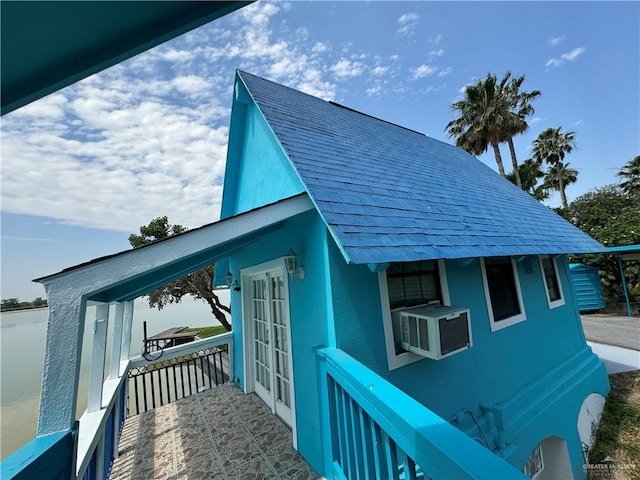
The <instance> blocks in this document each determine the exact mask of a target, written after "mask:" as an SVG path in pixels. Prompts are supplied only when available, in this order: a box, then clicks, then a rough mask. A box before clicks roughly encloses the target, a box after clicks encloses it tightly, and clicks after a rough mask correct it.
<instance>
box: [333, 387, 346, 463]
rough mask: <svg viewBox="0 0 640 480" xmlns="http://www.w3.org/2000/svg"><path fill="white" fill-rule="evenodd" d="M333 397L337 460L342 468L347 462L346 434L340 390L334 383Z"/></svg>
mask: <svg viewBox="0 0 640 480" xmlns="http://www.w3.org/2000/svg"><path fill="white" fill-rule="evenodd" d="M333 395H334V399H335V405H336V411H335V419H336V423H337V425H338V432H337V433H338V448H337V452H336V453H337V457H338V458H337V460H338V463H339V464H340V466H341V467H343V470H344V465H345V462H346V460H347V450H346V448H347V445H346V443H347V441H346V433H345V424H344V415H343V409H342V401H341V398H342V388H341V387H340V386H339V385H338V384H337V383H335V382H334V388H333Z"/></svg>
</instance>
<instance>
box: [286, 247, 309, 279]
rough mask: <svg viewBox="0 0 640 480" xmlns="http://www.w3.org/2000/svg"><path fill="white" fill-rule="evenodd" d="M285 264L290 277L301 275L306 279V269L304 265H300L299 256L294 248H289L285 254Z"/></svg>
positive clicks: (300, 276)
mask: <svg viewBox="0 0 640 480" xmlns="http://www.w3.org/2000/svg"><path fill="white" fill-rule="evenodd" d="M284 266H285V268H286V269H287V273H288V274H289V276H290V277H299V278H300V280H303V279H304V274H305V270H304V267H303V266H302V265H300V266H298V256H297V255H296V252H294V251H293V250H289V251H288V252H287V254H286V255H285V256H284Z"/></svg>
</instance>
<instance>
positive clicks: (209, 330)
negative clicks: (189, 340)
mask: <svg viewBox="0 0 640 480" xmlns="http://www.w3.org/2000/svg"><path fill="white" fill-rule="evenodd" d="M183 332H200V333H199V334H198V338H207V337H213V336H215V335H220V334H221V333H226V332H227V331H226V330H225V328H224V327H223V326H216V327H193V328H187V329H185V330H183Z"/></svg>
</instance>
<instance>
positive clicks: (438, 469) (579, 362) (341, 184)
mask: <svg viewBox="0 0 640 480" xmlns="http://www.w3.org/2000/svg"><path fill="white" fill-rule="evenodd" d="M602 250H603V247H602V246H601V245H600V244H598V243H597V242H595V241H594V240H592V239H591V238H590V237H588V236H587V235H585V234H584V233H582V232H581V231H580V230H578V229H576V228H575V227H573V226H572V225H571V224H569V223H568V222H566V221H564V220H563V219H562V218H560V217H559V216H557V215H555V214H554V213H553V212H552V211H551V210H549V209H548V208H547V207H545V206H543V205H541V204H540V203H538V202H537V201H535V200H534V199H532V198H531V197H530V196H529V195H528V194H527V193H526V192H523V191H522V190H520V189H518V188H517V187H515V186H514V185H512V184H511V183H510V182H508V181H507V180H505V179H504V178H502V177H500V176H499V175H497V174H496V173H495V172H493V171H492V170H491V169H489V168H488V167H487V166H485V165H483V164H482V163H481V162H479V161H478V160H477V159H476V158H475V157H473V156H471V155H469V154H468V153H466V152H465V151H463V150H461V149H459V148H456V147H453V146H451V145H447V144H445V143H442V142H439V141H437V140H434V139H432V138H429V137H427V136H425V135H423V134H421V133H418V132H415V131H412V130H408V129H406V128H403V127H400V126H397V125H394V124H391V123H388V122H385V121H383V120H379V119H376V118H373V117H370V116H368V115H365V114H362V113H359V112H356V111H353V110H351V109H348V108H346V107H343V106H340V105H337V104H335V103H332V102H327V101H324V100H321V99H319V98H315V97H312V96H310V95H307V94H304V93H301V92H298V91H296V90H293V89H290V88H287V87H284V86H282V85H278V84H275V83H272V82H269V81H267V80H263V79H261V78H258V77H255V76H252V75H249V74H246V73H242V72H238V74H237V77H236V81H235V88H234V100H233V109H232V114H231V129H230V137H229V148H228V157H227V170H226V174H225V184H224V194H223V202H222V219H221V220H220V221H219V222H216V223H213V224H210V225H205V226H203V227H201V228H199V229H195V230H192V231H189V232H186V233H183V234H181V235H176V236H174V237H171V238H168V239H166V240H164V241H160V242H157V243H154V244H151V245H148V246H145V247H143V248H139V249H136V250H130V251H126V252H122V253H119V254H116V255H112V256H110V257H104V258H102V259H97V260H95V261H93V262H89V263H86V264H83V265H78V266H75V267H71V268H68V269H66V270H63V271H62V272H59V273H56V274H54V275H50V276H47V277H44V278H41V279H39V280H38V281H40V282H42V283H43V284H44V285H45V288H46V291H47V299H48V301H49V329H48V332H47V351H46V355H45V365H44V374H43V387H42V398H41V404H40V417H39V423H38V438H37V439H36V440H35V441H34V442H32V443H33V444H29V445H27V446H26V447H25V448H24V449H22V450H21V451H20V452H18V454H17V455H16V456H15V457H14V458H12V459H11V461H10V463H11V465H13V466H16V469H17V470H19V468H22V465H23V464H24V463H25V461H24V459H25V457H28V458H29V459H33V458H34V457H36V458H37V459H38V460H39V461H38V462H35V463H37V464H38V465H37V467H38V468H41V469H42V470H40V471H48V472H50V475H49V477H38V476H37V475H35V474H34V475H32V476H29V475H28V474H27V475H26V476H23V477H20V478H55V477H56V475H55V470H53V467H52V466H51V464H50V459H51V458H55V459H57V462H55V463H57V464H59V465H56V468H58V467H59V468H60V471H63V470H64V471H74V472H75V473H76V474H77V476H78V477H79V478H88V479H93V478H103V475H102V474H103V473H104V472H105V471H108V466H109V465H110V462H111V459H112V458H113V456H114V445H115V444H117V441H118V436H119V433H118V432H119V430H118V429H117V428H116V426H117V425H119V424H120V423H119V422H120V421H121V419H122V418H123V417H124V413H125V412H124V411H125V407H124V404H125V397H126V390H127V380H126V378H127V372H128V370H129V369H130V368H131V365H132V364H139V360H140V359H134V360H131V359H129V357H128V353H129V343H130V330H131V319H132V315H133V310H132V306H133V303H132V302H133V300H134V299H135V298H137V297H139V296H141V295H144V294H146V293H148V292H150V291H152V290H153V289H155V288H157V287H158V286H161V285H164V284H166V283H168V282H170V281H172V280H175V279H176V278H179V277H181V276H183V275H185V274H186V273H189V272H192V271H195V270H197V269H199V268H201V267H203V266H205V265H208V264H211V262H217V263H216V283H217V285H229V286H231V287H232V288H231V302H232V312H233V315H232V326H233V330H232V332H231V333H229V334H225V335H223V336H221V338H219V339H218V340H215V339H212V342H214V343H215V342H218V343H215V344H216V345H220V344H221V343H219V342H221V341H222V340H223V339H224V342H226V344H227V345H228V346H229V351H231V352H232V354H231V358H230V361H229V369H230V371H231V372H232V374H231V376H232V377H233V378H234V380H235V381H236V383H237V384H238V385H239V386H240V388H242V389H243V390H244V391H245V392H246V393H250V392H255V393H256V394H257V395H258V396H259V397H260V398H261V399H262V400H263V401H264V402H265V403H266V404H267V405H268V406H269V407H270V408H271V410H272V411H273V413H274V414H275V415H278V416H279V417H280V418H282V419H283V421H284V422H286V423H287V424H288V425H289V426H290V427H291V441H292V443H293V446H294V447H295V448H296V449H297V450H298V451H299V452H300V454H301V455H302V456H303V457H304V458H305V459H306V460H307V461H308V462H309V463H310V464H311V466H312V467H313V468H314V469H315V470H317V472H318V473H320V474H321V475H324V476H326V477H328V478H349V479H351V480H356V479H360V478H422V473H424V476H425V478H426V477H427V476H428V477H429V478H434V479H435V478H456V479H457V478H461V479H467V478H468V479H472V478H509V479H516V478H524V475H523V473H521V472H524V473H526V474H527V475H528V476H530V477H534V478H538V479H556V478H563V479H565V478H567V479H568V478H585V476H586V471H585V469H584V468H583V465H584V464H585V456H584V450H585V449H588V446H589V445H590V443H591V441H592V433H593V429H594V426H595V425H596V424H597V422H598V419H599V416H600V413H601V411H602V407H603V404H604V396H605V395H606V394H607V391H608V388H609V387H608V381H607V375H606V371H605V368H604V365H603V364H602V362H601V361H600V360H599V359H598V358H597V357H596V356H595V355H594V354H593V353H592V351H591V349H590V348H589V347H588V346H587V345H586V343H585V337H584V333H583V331H582V325H581V322H580V318H579V315H578V309H577V306H576V301H575V298H574V295H573V292H572V289H571V282H570V273H569V267H568V263H567V258H566V254H567V253H579V252H595V251H602ZM89 302H93V303H95V304H97V306H96V323H95V324H94V325H95V327H94V331H95V333H94V340H93V342H94V347H93V350H94V360H96V361H94V362H92V366H91V369H92V373H91V379H90V382H89V393H88V408H87V412H86V413H85V414H84V415H83V416H82V418H81V419H80V428H79V434H78V435H77V436H76V435H75V431H76V430H75V428H76V427H75V406H76V399H77V394H78V375H79V373H78V372H79V364H80V355H79V353H80V348H81V345H82V336H83V329H84V320H85V314H86V307H87V304H88V303H89ZM112 304H115V314H114V317H115V320H114V326H113V329H112V330H110V329H109V328H108V323H109V311H110V306H111V305H112ZM110 331H112V332H113V333H112V335H113V337H114V338H113V340H112V352H111V355H110V359H111V361H110V363H109V375H108V378H107V380H106V382H104V385H103V383H102V382H103V377H104V371H105V352H106V345H107V342H106V337H107V335H108V332H110ZM202 342H207V340H203V341H202ZM197 343H198V342H195V343H194V345H195V344H197ZM199 345H202V344H201V343H200V344H199ZM183 347H185V346H181V347H175V348H177V349H181V350H180V352H181V353H180V354H181V355H184V354H185V353H190V352H187V351H186V350H184V349H183ZM193 348H199V347H198V346H197V345H196V346H194V347H193ZM191 353H192V352H191ZM174 354H175V355H177V353H175V352H174ZM166 358H167V357H166V356H165V359H166ZM70 372H75V375H72V374H70ZM77 439H79V440H77ZM206 441H207V439H204V438H203V443H204V442H206ZM76 449H77V452H78V453H77V457H76V455H75V453H76ZM34 452H35V453H34ZM491 452H493V453H491ZM494 454H495V455H494ZM47 455H49V456H48V457H47ZM70 462H71V463H70ZM18 467H19V468H18ZM51 472H54V473H53V474H51ZM363 472H367V473H366V474H365V473H363Z"/></svg>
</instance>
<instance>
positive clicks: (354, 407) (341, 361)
mask: <svg viewBox="0 0 640 480" xmlns="http://www.w3.org/2000/svg"><path fill="white" fill-rule="evenodd" d="M317 355H318V359H319V368H320V381H321V385H320V388H321V390H322V392H323V395H322V397H323V409H324V412H325V414H326V417H325V418H328V422H325V423H326V425H325V431H324V464H325V475H326V476H327V477H328V478H334V479H347V480H369V479H371V480H374V479H381V478H384V479H393V480H404V479H418V478H420V479H440V478H455V479H460V480H463V479H479V478H509V479H514V480H517V479H523V480H524V479H526V478H528V477H526V476H525V475H524V473H522V472H520V471H519V470H517V469H515V468H514V467H513V466H511V465H510V464H508V463H507V462H506V461H504V460H503V459H501V458H500V457H498V456H496V455H494V454H493V453H492V452H490V451H489V450H487V449H486V448H484V447H483V446H481V445H480V444H478V443H476V442H475V441H474V440H473V439H471V438H470V437H469V436H467V435H465V434H464V433H463V432H461V431H460V430H458V429H457V428H455V427H454V426H452V425H450V424H449V423H447V422H446V421H445V420H444V419H442V418H440V417H439V416H437V415H436V414H435V413H433V412H431V411H430V410H429V409H427V408H425V407H424V406H423V405H421V404H419V403H418V402H416V401H415V400H413V399H412V398H411V397H409V396H408V395H406V394H405V393H404V392H402V391H401V390H399V389H397V388H396V387H394V386H393V385H391V384H390V383H389V382H387V381H386V380H384V379H383V378H382V377H380V376H378V375H377V374H375V373H374V372H372V371H371V370H369V369H368V368H367V367H365V366H364V365H362V364H361V363H359V362H358V361H356V360H355V359H353V358H352V357H350V356H349V355H347V354H346V353H344V352H343V351H341V350H338V349H334V348H321V349H318V351H317Z"/></svg>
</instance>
